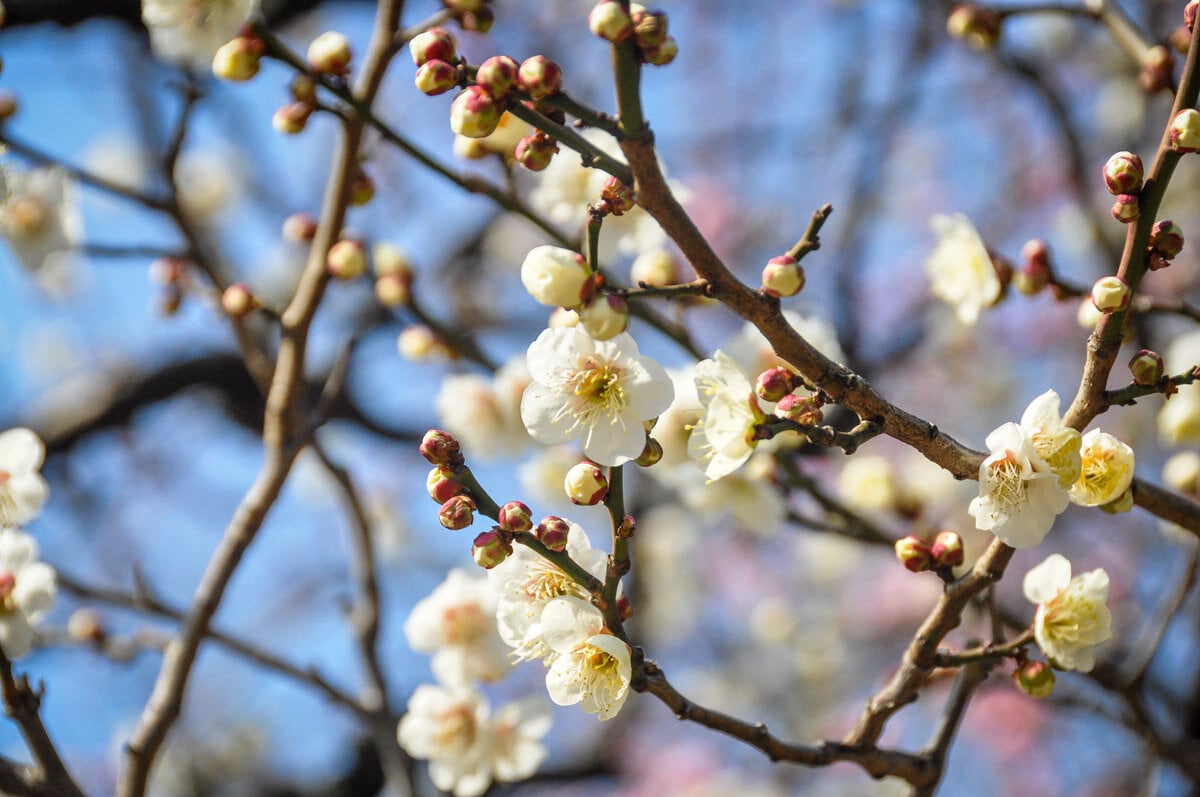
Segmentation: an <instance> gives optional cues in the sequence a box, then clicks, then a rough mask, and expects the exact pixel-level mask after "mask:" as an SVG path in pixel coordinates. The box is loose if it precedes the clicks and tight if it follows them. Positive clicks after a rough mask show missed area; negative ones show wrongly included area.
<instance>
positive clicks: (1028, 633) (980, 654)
mask: <svg viewBox="0 0 1200 797" xmlns="http://www.w3.org/2000/svg"><path fill="white" fill-rule="evenodd" d="M1032 641H1033V629H1032V628H1026V629H1025V630H1024V631H1022V632H1021V634H1020V635H1019V636H1017V637H1015V638H1013V639H1011V640H1010V641H1008V642H1005V643H1003V644H999V645H983V646H981V647H975V648H968V649H966V650H961V651H958V652H957V653H955V652H953V651H949V650H939V651H938V652H937V655H935V656H934V662H935V666H938V667H958V666H960V665H963V664H969V663H971V662H977V661H999V660H1000V659H1004V658H1010V657H1013V656H1016V655H1017V654H1018V653H1019V652H1020V651H1021V650H1022V649H1023V648H1024V647H1025V646H1026V645H1028V644H1029V643H1030V642H1032Z"/></svg>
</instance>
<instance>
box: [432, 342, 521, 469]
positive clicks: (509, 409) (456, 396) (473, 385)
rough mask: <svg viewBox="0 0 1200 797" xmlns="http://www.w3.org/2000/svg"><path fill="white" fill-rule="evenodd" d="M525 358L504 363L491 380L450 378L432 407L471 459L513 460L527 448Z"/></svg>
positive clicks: (473, 375) (458, 376) (443, 385)
mask: <svg viewBox="0 0 1200 797" xmlns="http://www.w3.org/2000/svg"><path fill="white" fill-rule="evenodd" d="M529 383H530V378H529V369H528V367H527V366H526V365H525V358H524V357H518V358H515V359H513V360H510V361H509V362H507V363H505V364H504V366H502V367H501V368H500V370H498V371H497V372H496V375H495V376H494V377H493V378H492V379H487V378H486V377H483V376H479V375H478V374H451V375H448V376H446V377H445V379H443V380H442V388H441V390H439V391H438V394H437V398H435V399H434V402H433V406H434V409H435V410H437V414H438V417H439V418H440V419H441V426H442V428H443V429H445V430H446V431H448V432H450V433H451V434H452V435H454V436H455V437H457V438H458V439H459V442H461V443H462V445H463V449H464V450H465V451H466V452H467V453H468V454H469V455H471V456H479V457H484V458H490V457H504V456H514V455H516V454H519V453H520V452H521V451H523V450H524V449H525V448H526V447H527V446H528V445H529V442H530V440H529V433H528V432H527V431H525V424H524V423H522V422H521V395H522V394H523V393H524V391H525V388H526V387H528V386H529Z"/></svg>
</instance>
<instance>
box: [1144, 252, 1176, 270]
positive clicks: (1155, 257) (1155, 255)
mask: <svg viewBox="0 0 1200 797" xmlns="http://www.w3.org/2000/svg"><path fill="white" fill-rule="evenodd" d="M1169 265H1171V261H1170V260H1167V258H1166V257H1165V256H1164V255H1163V253H1162V252H1159V251H1156V250H1154V249H1151V250H1150V253H1149V254H1147V255H1146V268H1148V269H1149V270H1150V271H1159V270H1161V269H1164V268H1166V267H1167V266H1169Z"/></svg>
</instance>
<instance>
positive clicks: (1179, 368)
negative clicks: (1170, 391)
mask: <svg viewBox="0 0 1200 797" xmlns="http://www.w3.org/2000/svg"><path fill="white" fill-rule="evenodd" d="M1163 361H1164V362H1165V363H1166V369H1167V373H1172V374H1177V373H1181V372H1183V371H1186V370H1188V369H1189V368H1195V367H1196V366H1197V365H1200V332H1191V333H1188V334H1186V335H1181V336H1179V337H1178V338H1176V339H1175V340H1174V341H1173V342H1172V343H1171V345H1170V346H1168V347H1167V349H1166V351H1164V352H1163ZM1158 436H1159V438H1160V439H1161V440H1162V441H1163V442H1164V443H1167V444H1168V445H1176V446H1177V445H1187V444H1195V443H1200V382H1193V383H1191V384H1189V385H1181V386H1180V387H1179V391H1178V392H1177V393H1176V394H1175V395H1173V396H1171V397H1170V399H1169V400H1168V401H1167V402H1166V403H1165V404H1163V406H1162V409H1161V410H1159V411H1158Z"/></svg>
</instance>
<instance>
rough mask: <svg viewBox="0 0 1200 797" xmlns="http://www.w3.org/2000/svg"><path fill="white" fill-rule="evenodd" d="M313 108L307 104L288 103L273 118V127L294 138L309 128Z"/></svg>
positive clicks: (280, 107)
mask: <svg viewBox="0 0 1200 797" xmlns="http://www.w3.org/2000/svg"><path fill="white" fill-rule="evenodd" d="M312 112H313V108H312V106H311V105H309V104H308V103H306V102H288V103H284V104H283V105H280V106H279V107H278V108H277V109H276V110H275V113H274V115H272V116H271V127H274V128H275V130H276V131H277V132H280V133H283V134H284V135H288V136H293V135H295V134H296V133H299V132H302V131H303V130H304V128H305V127H307V126H308V117H310V116H312Z"/></svg>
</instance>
